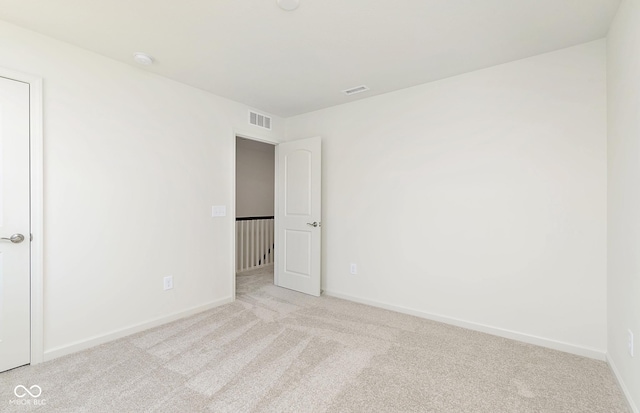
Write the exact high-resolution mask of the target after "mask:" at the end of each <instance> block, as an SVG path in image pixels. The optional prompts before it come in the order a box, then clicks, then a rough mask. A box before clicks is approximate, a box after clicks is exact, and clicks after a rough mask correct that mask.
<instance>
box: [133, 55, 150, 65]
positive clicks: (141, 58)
mask: <svg viewBox="0 0 640 413" xmlns="http://www.w3.org/2000/svg"><path fill="white" fill-rule="evenodd" d="M133 60H135V61H136V63H139V64H141V65H145V66H149V65H150V64H153V57H151V56H149V55H148V54H146V53H142V52H136V53H134V54H133Z"/></svg>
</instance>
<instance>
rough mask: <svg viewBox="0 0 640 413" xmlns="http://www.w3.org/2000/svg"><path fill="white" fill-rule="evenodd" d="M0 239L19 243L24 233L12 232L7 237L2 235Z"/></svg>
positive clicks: (22, 239)
mask: <svg viewBox="0 0 640 413" xmlns="http://www.w3.org/2000/svg"><path fill="white" fill-rule="evenodd" d="M0 239H3V240H7V241H11V242H13V243H14V244H20V243H21V242H22V241H24V235H22V234H13V235H12V236H10V237H9V238H4V237H3V238H0Z"/></svg>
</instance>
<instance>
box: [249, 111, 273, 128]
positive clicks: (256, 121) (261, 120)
mask: <svg viewBox="0 0 640 413" xmlns="http://www.w3.org/2000/svg"><path fill="white" fill-rule="evenodd" d="M249 123H250V124H252V125H255V126H258V127H261V128H265V129H269V130H271V118H270V117H269V116H267V115H263V114H261V113H257V112H253V111H251V110H250V111H249Z"/></svg>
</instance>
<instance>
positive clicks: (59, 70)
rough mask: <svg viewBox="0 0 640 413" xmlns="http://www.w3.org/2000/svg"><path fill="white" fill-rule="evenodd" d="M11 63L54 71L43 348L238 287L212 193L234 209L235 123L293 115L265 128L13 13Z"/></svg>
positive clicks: (8, 38) (210, 98)
mask: <svg viewBox="0 0 640 413" xmlns="http://www.w3.org/2000/svg"><path fill="white" fill-rule="evenodd" d="M0 66H2V67H4V68H7V69H12V70H17V71H21V72H26V73H31V74H35V75H38V76H41V77H42V78H43V82H44V114H45V115H44V125H45V126H44V151H45V152H44V163H45V165H44V167H45V169H44V175H45V182H44V185H45V194H44V195H45V200H44V202H45V213H44V214H45V216H44V219H45V228H44V231H45V257H44V285H45V290H44V309H45V319H44V322H45V357H46V358H51V357H53V356H57V355H60V354H64V353H66V352H68V351H72V350H76V349H79V348H82V347H84V346H87V345H90V344H95V343H96V342H99V341H100V338H99V337H101V336H103V335H105V334H108V333H115V332H118V331H120V332H122V330H123V329H127V328H130V327H133V326H136V325H139V324H145V323H148V322H150V321H152V320H154V319H158V318H160V319H165V318H166V317H167V316H170V315H172V314H176V313H181V312H183V311H185V310H188V309H191V308H194V307H198V308H203V306H205V307H206V306H208V305H215V304H219V303H222V302H225V301H228V300H231V299H232V293H233V292H232V279H233V274H234V271H235V269H234V260H233V257H232V251H231V248H232V234H233V231H234V223H233V220H232V216H231V215H232V214H229V215H228V216H227V217H226V218H216V219H212V218H211V206H212V205H227V206H228V208H229V209H230V210H231V211H232V210H233V209H231V208H233V206H234V192H235V190H234V187H233V172H234V157H233V154H234V145H235V134H236V133H242V134H245V135H249V136H255V137H261V138H262V139H267V140H269V139H270V140H275V139H276V137H277V136H279V135H280V134H281V132H282V130H283V129H280V128H282V126H280V125H282V120H281V119H279V118H274V131H273V132H272V133H267V132H263V131H262V130H261V129H258V128H255V127H252V126H250V125H248V123H247V110H248V108H247V107H246V106H244V105H241V104H239V103H235V102H232V101H228V100H225V99H222V98H219V97H216V96H214V95H211V94H209V93H206V92H202V91H199V90H197V89H194V88H191V87H188V86H185V85H182V84H179V83H176V82H173V81H170V80H167V79H165V78H162V77H159V76H156V75H153V74H150V73H148V72H144V71H142V70H139V69H137V68H134V67H130V66H128V65H125V64H122V63H118V62H115V61H113V60H110V59H107V58H103V57H101V56H99V55H96V54H93V53H89V52H86V51H84V50H81V49H78V48H75V47H73V46H70V45H67V44H64V43H61V42H57V41H54V40H52V39H50V38H47V37H44V36H41V35H38V34H36V33H33V32H29V31H25V30H22V29H19V28H17V27H15V26H11V25H8V24H5V23H0ZM245 125H246V126H245ZM168 275H172V276H173V277H174V285H175V288H174V289H173V290H171V291H169V292H164V291H163V290H162V278H163V277H164V276H168ZM126 331H130V330H126ZM110 337H113V336H110ZM87 340H88V341H87Z"/></svg>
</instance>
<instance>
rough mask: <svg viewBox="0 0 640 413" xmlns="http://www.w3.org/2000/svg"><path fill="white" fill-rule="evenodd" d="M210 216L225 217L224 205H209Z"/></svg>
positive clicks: (225, 209) (225, 208)
mask: <svg viewBox="0 0 640 413" xmlns="http://www.w3.org/2000/svg"><path fill="white" fill-rule="evenodd" d="M211 216H212V217H214V218H215V217H226V216H227V207H226V206H224V205H214V206H213V207H211Z"/></svg>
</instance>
